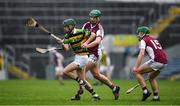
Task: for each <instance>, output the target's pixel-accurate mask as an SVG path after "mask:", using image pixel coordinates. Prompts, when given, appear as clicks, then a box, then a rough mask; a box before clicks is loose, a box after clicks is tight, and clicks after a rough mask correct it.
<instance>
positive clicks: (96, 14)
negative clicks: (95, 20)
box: [89, 10, 102, 17]
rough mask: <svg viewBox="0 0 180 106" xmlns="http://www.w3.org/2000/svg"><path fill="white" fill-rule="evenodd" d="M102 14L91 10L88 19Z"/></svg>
mask: <svg viewBox="0 0 180 106" xmlns="http://www.w3.org/2000/svg"><path fill="white" fill-rule="evenodd" d="M101 15H102V13H101V11H99V10H92V11H91V12H90V13H89V16H90V17H101Z"/></svg>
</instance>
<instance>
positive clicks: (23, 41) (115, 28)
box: [0, 0, 180, 80]
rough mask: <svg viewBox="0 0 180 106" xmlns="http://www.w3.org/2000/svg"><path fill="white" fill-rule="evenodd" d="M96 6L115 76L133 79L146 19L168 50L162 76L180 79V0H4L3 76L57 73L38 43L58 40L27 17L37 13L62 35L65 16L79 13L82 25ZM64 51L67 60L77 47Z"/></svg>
mask: <svg viewBox="0 0 180 106" xmlns="http://www.w3.org/2000/svg"><path fill="white" fill-rule="evenodd" d="M92 9H99V10H101V11H102V14H103V15H102V17H101V23H102V25H103V27H104V30H105V38H104V41H103V44H104V48H105V50H106V51H107V53H108V54H109V55H110V59H111V62H112V65H114V66H115V68H114V72H113V75H112V78H113V79H133V76H132V75H131V73H130V67H131V66H133V64H134V62H135V59H136V54H137V51H138V41H137V39H136V36H135V35H136V28H137V27H138V26H141V25H145V26H149V27H151V34H152V35H154V36H155V37H157V38H158V39H159V41H160V43H161V44H162V46H163V48H164V49H165V50H166V52H167V54H168V59H169V64H168V65H167V67H166V68H165V69H164V70H163V71H162V73H161V74H160V76H159V78H160V79H173V80H174V79H179V76H180V1H179V0H148V1H147V0H0V79H33V78H37V79H54V71H53V66H52V65H51V62H50V60H51V59H50V58H51V56H50V54H48V53H47V54H39V53H37V52H36V51H35V48H36V47H42V48H47V47H48V46H57V42H56V41H55V40H54V39H53V38H52V37H50V36H49V35H47V34H45V33H43V32H41V31H39V30H37V29H29V28H26V27H25V26H24V21H25V19H27V18H28V17H34V18H35V19H36V20H37V21H38V22H40V23H41V24H42V25H44V26H46V28H48V29H49V30H50V31H51V32H53V33H54V34H55V35H59V37H61V38H62V37H63V30H62V24H61V23H62V20H64V19H66V18H74V19H76V21H77V27H79V28H80V27H82V25H83V24H84V23H85V22H86V21H88V14H89V12H90V10H92ZM60 52H61V53H62V54H63V55H64V56H65V63H64V65H66V64H68V63H69V62H70V61H72V59H73V54H72V52H66V53H65V52H63V51H60Z"/></svg>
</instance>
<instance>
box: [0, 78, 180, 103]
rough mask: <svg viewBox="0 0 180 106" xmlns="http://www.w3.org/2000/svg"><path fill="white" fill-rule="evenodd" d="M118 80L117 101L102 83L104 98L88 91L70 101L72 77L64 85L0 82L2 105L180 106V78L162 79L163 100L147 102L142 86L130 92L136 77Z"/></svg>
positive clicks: (101, 93) (160, 83) (97, 87)
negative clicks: (177, 79) (175, 79)
mask: <svg viewBox="0 0 180 106" xmlns="http://www.w3.org/2000/svg"><path fill="white" fill-rule="evenodd" d="M114 82H115V83H116V84H118V85H120V86H121V92H120V100H116V101H115V100H113V95H112V92H111V90H110V89H109V88H108V87H107V86H105V85H102V86H94V89H95V90H96V92H97V93H98V94H99V95H100V97H101V100H100V101H92V100H91V95H90V94H89V93H88V92H87V91H85V92H84V94H83V96H82V98H81V100H80V101H70V98H71V97H72V96H73V95H74V94H75V92H76V88H77V87H78V86H77V83H76V82H75V81H72V80H66V81H65V85H63V86H62V85H59V83H58V81H56V80H8V81H0V105H180V81H165V80H160V81H158V84H159V87H160V97H161V101H160V102H152V101H151V99H152V96H151V97H150V98H148V100H147V101H145V102H141V101H140V99H141V96H142V94H141V93H142V92H141V89H140V88H137V89H135V90H134V91H133V92H132V93H131V94H126V93H125V92H126V90H127V89H128V88H130V87H132V86H133V85H135V84H137V81H135V80H114ZM148 88H150V86H149V83H148Z"/></svg>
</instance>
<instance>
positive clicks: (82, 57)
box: [73, 55, 88, 69]
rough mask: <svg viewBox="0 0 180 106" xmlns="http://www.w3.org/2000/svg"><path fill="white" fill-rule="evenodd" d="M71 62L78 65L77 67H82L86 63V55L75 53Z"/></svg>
mask: <svg viewBox="0 0 180 106" xmlns="http://www.w3.org/2000/svg"><path fill="white" fill-rule="evenodd" d="M73 62H74V63H75V64H76V65H78V66H79V68H81V69H83V68H84V67H85V65H86V64H87V63H88V55H75V58H74V61H73Z"/></svg>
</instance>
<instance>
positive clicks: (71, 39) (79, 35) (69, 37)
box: [63, 29, 91, 54]
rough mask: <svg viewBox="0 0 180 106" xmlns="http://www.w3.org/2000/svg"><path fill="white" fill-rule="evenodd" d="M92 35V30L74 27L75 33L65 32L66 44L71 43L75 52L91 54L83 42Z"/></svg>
mask: <svg viewBox="0 0 180 106" xmlns="http://www.w3.org/2000/svg"><path fill="white" fill-rule="evenodd" d="M90 35H91V32H89V31H85V30H83V29H74V31H73V33H71V34H65V35H64V36H65V38H64V42H63V43H64V44H70V45H71V47H72V49H73V51H74V53H75V54H89V52H88V49H87V48H82V47H81V44H83V43H85V42H86V40H87V39H88V38H89V36H90Z"/></svg>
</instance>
